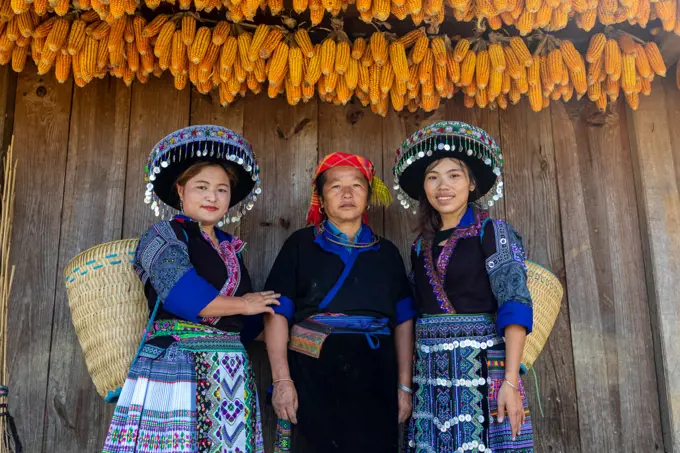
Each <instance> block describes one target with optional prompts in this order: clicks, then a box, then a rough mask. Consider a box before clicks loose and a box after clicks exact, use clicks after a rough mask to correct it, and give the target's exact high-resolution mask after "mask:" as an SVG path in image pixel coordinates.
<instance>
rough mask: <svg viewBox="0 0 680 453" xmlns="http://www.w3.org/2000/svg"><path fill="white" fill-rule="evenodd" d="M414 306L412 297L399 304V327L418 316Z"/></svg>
mask: <svg viewBox="0 0 680 453" xmlns="http://www.w3.org/2000/svg"><path fill="white" fill-rule="evenodd" d="M414 305H415V304H414V303H413V298H412V297H407V298H405V299H402V300H400V301H399V302H397V325H399V324H402V323H404V322H406V321H408V320H409V319H413V318H415V317H416V316H418V312H417V311H416V309H415V306H414Z"/></svg>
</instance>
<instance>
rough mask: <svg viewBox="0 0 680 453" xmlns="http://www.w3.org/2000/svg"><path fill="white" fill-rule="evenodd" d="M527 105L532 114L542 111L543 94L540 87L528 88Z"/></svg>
mask: <svg viewBox="0 0 680 453" xmlns="http://www.w3.org/2000/svg"><path fill="white" fill-rule="evenodd" d="M529 105H530V106H531V110H533V111H534V112H540V111H541V110H543V92H542V91H541V87H540V85H536V86H532V87H529Z"/></svg>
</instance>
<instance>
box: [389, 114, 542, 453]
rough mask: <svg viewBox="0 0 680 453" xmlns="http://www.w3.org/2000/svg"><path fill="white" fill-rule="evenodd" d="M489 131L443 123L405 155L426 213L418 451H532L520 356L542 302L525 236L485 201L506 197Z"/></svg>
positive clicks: (419, 262) (414, 256) (417, 202)
mask: <svg viewBox="0 0 680 453" xmlns="http://www.w3.org/2000/svg"><path fill="white" fill-rule="evenodd" d="M501 167H502V156H501V153H500V149H499V148H498V146H497V145H496V142H495V141H494V140H493V138H491V137H490V136H489V135H488V134H487V133H486V132H484V131H483V130H481V129H479V128H477V127H473V126H470V125H468V124H465V123H460V122H440V123H435V124H433V125H431V126H428V127H426V128H424V129H423V130H420V131H418V132H416V133H415V134H413V135H412V136H411V137H409V138H408V139H407V140H406V141H405V142H404V143H403V145H402V146H401V147H400V149H399V150H397V163H396V166H395V168H394V174H395V190H397V192H398V194H399V199H400V200H401V204H402V205H403V206H404V207H405V208H407V209H410V210H413V211H414V212H415V213H418V214H419V232H420V234H419V236H418V237H417V238H416V240H415V242H414V244H413V248H412V251H411V264H412V274H411V276H412V280H413V283H414V286H415V294H416V306H417V309H418V311H419V312H420V317H419V318H418V320H417V321H416V343H415V363H414V376H413V382H414V388H415V394H414V400H413V416H412V418H411V420H410V423H409V428H408V431H407V436H406V445H405V451H407V452H409V453H439V452H447V453H454V452H455V453H465V452H473V453H477V452H494V453H532V452H533V437H532V428H531V419H530V416H529V412H528V408H527V403H526V397H525V394H524V387H523V385H522V380H521V379H520V368H521V364H520V360H521V356H522V351H523V349H524V342H525V339H526V335H527V334H529V333H530V332H531V329H532V322H533V309H532V302H531V296H530V294H529V290H528V288H527V284H526V268H525V264H524V252H523V248H522V242H521V238H520V236H519V235H518V234H517V233H516V232H515V230H514V229H513V228H512V227H511V226H510V225H509V224H507V223H505V222H503V221H501V220H496V219H492V218H490V217H489V215H488V212H487V211H486V210H484V209H483V208H482V206H483V205H492V204H493V202H494V201H497V200H498V199H499V198H500V197H502V186H503V183H502V181H501Z"/></svg>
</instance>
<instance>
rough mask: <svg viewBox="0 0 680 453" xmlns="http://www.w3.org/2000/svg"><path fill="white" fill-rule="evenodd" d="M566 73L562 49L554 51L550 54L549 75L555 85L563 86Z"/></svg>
mask: <svg viewBox="0 0 680 453" xmlns="http://www.w3.org/2000/svg"><path fill="white" fill-rule="evenodd" d="M564 71H565V67H564V64H563V63H562V53H561V52H560V49H553V50H552V51H551V52H550V53H549V54H548V73H549V77H550V79H551V82H552V84H553V85H558V84H561V82H562V78H563V74H564Z"/></svg>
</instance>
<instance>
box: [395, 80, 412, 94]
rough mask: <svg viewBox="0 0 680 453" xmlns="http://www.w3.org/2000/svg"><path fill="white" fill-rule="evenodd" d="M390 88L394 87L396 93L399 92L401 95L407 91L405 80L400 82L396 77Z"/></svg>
mask: <svg viewBox="0 0 680 453" xmlns="http://www.w3.org/2000/svg"><path fill="white" fill-rule="evenodd" d="M392 89H396V90H397V93H399V94H401V95H402V96H404V95H405V94H406V92H407V91H408V89H407V88H406V82H400V81H398V80H396V79H395V81H394V87H392Z"/></svg>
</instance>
